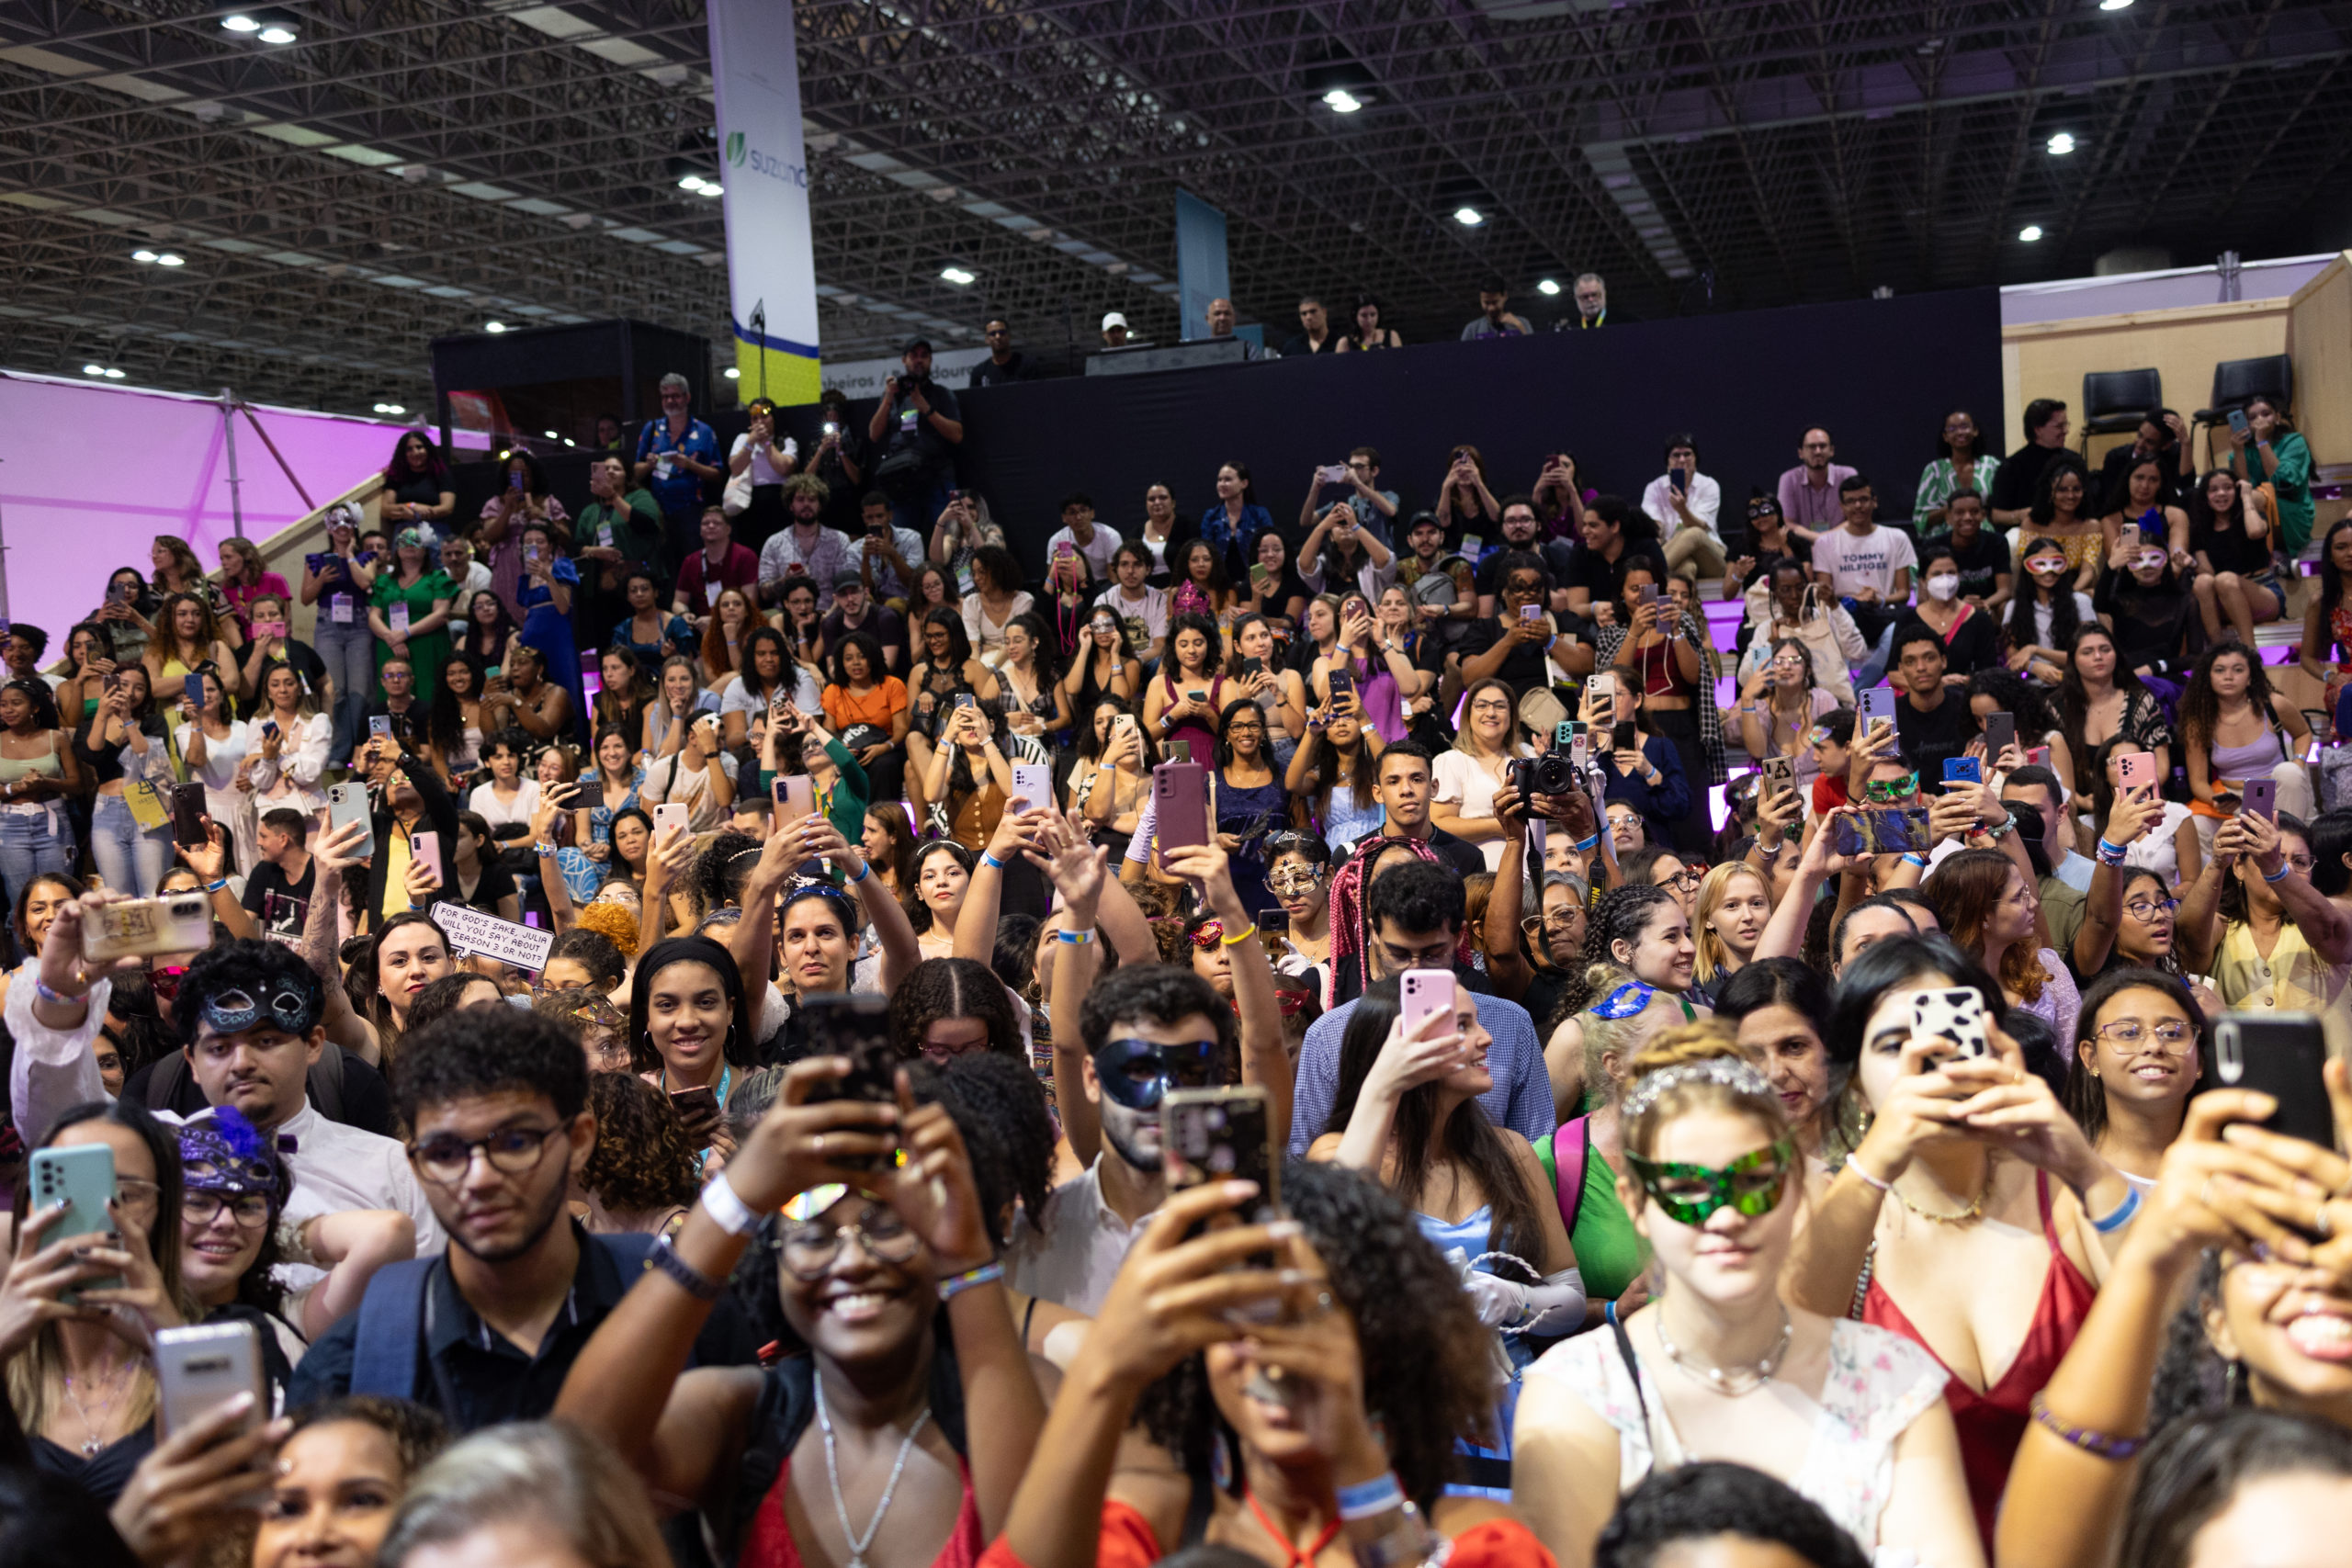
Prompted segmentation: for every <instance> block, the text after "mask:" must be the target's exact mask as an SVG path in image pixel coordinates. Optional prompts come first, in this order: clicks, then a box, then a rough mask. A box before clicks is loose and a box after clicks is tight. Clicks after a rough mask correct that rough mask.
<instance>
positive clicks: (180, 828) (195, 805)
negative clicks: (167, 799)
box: [172, 784, 211, 849]
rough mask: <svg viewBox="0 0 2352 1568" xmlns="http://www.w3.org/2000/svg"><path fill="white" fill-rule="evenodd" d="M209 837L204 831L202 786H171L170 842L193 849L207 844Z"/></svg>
mask: <svg viewBox="0 0 2352 1568" xmlns="http://www.w3.org/2000/svg"><path fill="white" fill-rule="evenodd" d="M210 837H211V835H209V833H207V832H206V831H205V830H204V786H203V785H202V784H174V785H172V842H174V843H175V844H186V845H187V846H188V847H189V848H191V849H193V848H194V847H195V846H197V845H198V844H201V843H204V842H207V841H208V840H209V839H210Z"/></svg>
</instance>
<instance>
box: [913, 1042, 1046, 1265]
mask: <svg viewBox="0 0 2352 1568" xmlns="http://www.w3.org/2000/svg"><path fill="white" fill-rule="evenodd" d="M939 1081H940V1087H941V1092H942V1095H943V1097H944V1098H945V1099H946V1100H948V1101H949V1102H950V1110H951V1112H952V1111H953V1109H954V1107H955V1106H956V1105H957V1104H961V1105H964V1106H967V1107H969V1108H970V1110H971V1111H972V1114H973V1119H974V1120H975V1121H977V1122H978V1123H979V1124H980V1125H982V1126H984V1127H986V1128H988V1129H989V1131H990V1132H991V1133H992V1134H993V1135H994V1136H995V1138H996V1140H997V1142H998V1144H999V1145H1000V1149H999V1151H998V1152H999V1153H1000V1154H1001V1157H1002V1171H1001V1176H1002V1179H1001V1182H1000V1183H999V1185H1000V1187H1001V1190H1002V1191H1003V1193H1004V1198H1003V1200H1002V1201H1000V1202H999V1203H998V1204H997V1205H996V1206H995V1207H994V1208H992V1209H991V1210H990V1211H989V1215H988V1220H989V1225H990V1226H991V1231H990V1234H991V1235H994V1234H995V1231H994V1228H993V1227H995V1226H996V1224H997V1215H998V1213H1001V1210H1002V1207H1003V1202H1005V1201H1012V1200H1013V1199H1018V1200H1019V1201H1020V1203H1021V1212H1022V1213H1023V1214H1024V1215H1026V1216H1027V1217H1028V1221H1029V1226H1030V1228H1031V1229H1032V1230H1037V1231H1042V1230H1043V1229H1044V1228H1045V1222H1046V1200H1047V1199H1048V1198H1050V1197H1052V1196H1053V1189H1054V1143H1055V1140H1056V1138H1057V1134H1056V1133H1055V1131H1054V1119H1053V1117H1052V1115H1051V1114H1050V1113H1049V1112H1048V1111H1047V1109H1046V1089H1045V1085H1043V1084H1041V1083H1039V1082H1038V1081H1037V1075H1036V1074H1035V1072H1032V1071H1031V1070H1030V1068H1029V1066H1028V1065H1027V1064H1026V1063H1023V1062H1019V1061H1015V1060H1014V1059H1013V1058H1012V1057H1010V1056H1000V1055H997V1054H996V1053H995V1052H993V1051H969V1052H967V1053H965V1054H964V1055H961V1056H957V1057H955V1058H953V1059H952V1060H950V1061H949V1062H948V1063H947V1064H946V1066H944V1067H942V1068H941V1069H940V1071H939ZM956 1125H958V1126H961V1125H963V1122H962V1121H961V1120H960V1119H959V1120H958V1122H957V1123H956ZM974 1157H975V1159H977V1158H978V1156H977V1154H976V1155H975V1156H974ZM976 1174H977V1173H976Z"/></svg>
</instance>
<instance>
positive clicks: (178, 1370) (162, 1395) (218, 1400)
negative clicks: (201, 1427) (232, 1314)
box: [155, 1321, 270, 1438]
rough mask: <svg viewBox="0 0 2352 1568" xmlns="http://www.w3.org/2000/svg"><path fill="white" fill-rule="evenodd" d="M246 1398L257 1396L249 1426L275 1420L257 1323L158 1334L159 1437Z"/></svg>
mask: <svg viewBox="0 0 2352 1568" xmlns="http://www.w3.org/2000/svg"><path fill="white" fill-rule="evenodd" d="M241 1393H250V1394H252V1395H253V1396H254V1403H253V1408H252V1411H251V1412H250V1414H249V1415H248V1416H247V1418H246V1423H245V1425H246V1426H247V1427H254V1426H258V1425H259V1424H260V1423H262V1422H264V1421H266V1420H268V1419H269V1416H270V1410H269V1383H268V1382H267V1380H266V1378H265V1376H264V1375H263V1372H262V1362H261V1341H260V1340H259V1339H258V1338H257V1337H255V1335H254V1325H252V1324H250V1323H244V1322H240V1321H232V1322H229V1323H205V1324H198V1325H194V1326H193V1327H188V1328H159V1329H157V1330H156V1331H155V1395H156V1414H157V1425H158V1427H160V1431H159V1434H158V1435H159V1436H162V1437H166V1438H168V1437H170V1436H171V1435H172V1434H173V1433H175V1432H177V1431H181V1430H184V1429H185V1428H187V1427H189V1426H191V1425H193V1424H194V1423H196V1422H198V1421H200V1420H202V1419H203V1418H204V1417H205V1416H208V1415H209V1414H210V1413H211V1412H213V1411H215V1410H217V1409H219V1408H220V1406H221V1405H223V1404H228V1403H229V1401H231V1400H232V1399H234V1398H235V1397H236V1396H237V1395H239V1394H241Z"/></svg>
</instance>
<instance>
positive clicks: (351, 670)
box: [311, 619, 376, 762]
mask: <svg viewBox="0 0 2352 1568" xmlns="http://www.w3.org/2000/svg"><path fill="white" fill-rule="evenodd" d="M311 647H312V648H315V649H318V651H319V658H320V659H321V660H323V661H324V663H325V664H326V667H327V678H328V679H329V680H331V681H333V682H334V715H333V717H334V740H332V741H330V742H329V743H328V747H327V758H328V760H329V761H335V762H341V761H346V760H347V759H349V757H350V756H351V750H352V748H353V747H355V746H356V745H358V744H359V727H360V725H361V723H362V722H363V721H364V720H365V719H366V717H367V714H368V694H369V693H370V692H372V691H374V690H375V689H376V639H375V637H374V636H373V635H372V634H371V633H369V631H368V626H367V623H366V622H364V621H361V622H354V623H353V624H352V625H350V626H338V625H336V624H335V623H334V622H333V621H329V620H323V619H322V620H321V621H320V622H319V624H318V627H317V629H316V630H315V631H313V632H312V633H311Z"/></svg>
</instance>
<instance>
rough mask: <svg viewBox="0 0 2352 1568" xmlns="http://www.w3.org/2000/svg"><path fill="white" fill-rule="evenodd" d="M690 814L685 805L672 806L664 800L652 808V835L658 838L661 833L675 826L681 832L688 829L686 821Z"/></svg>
mask: <svg viewBox="0 0 2352 1568" xmlns="http://www.w3.org/2000/svg"><path fill="white" fill-rule="evenodd" d="M691 815H692V814H691V813H690V812H689V811H688V810H687V808H686V807H684V806H674V805H672V804H670V803H669V802H667V801H664V802H663V803H662V804H661V805H660V806H657V807H654V808H653V835H654V837H656V838H660V837H661V836H662V833H664V832H666V831H667V830H668V829H672V828H675V829H677V830H678V831H679V832H681V833H684V832H687V831H689V829H688V828H687V826H686V823H687V820H688V818H689V817H690V816H691Z"/></svg>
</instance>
